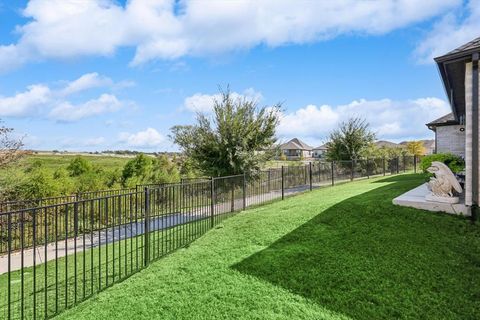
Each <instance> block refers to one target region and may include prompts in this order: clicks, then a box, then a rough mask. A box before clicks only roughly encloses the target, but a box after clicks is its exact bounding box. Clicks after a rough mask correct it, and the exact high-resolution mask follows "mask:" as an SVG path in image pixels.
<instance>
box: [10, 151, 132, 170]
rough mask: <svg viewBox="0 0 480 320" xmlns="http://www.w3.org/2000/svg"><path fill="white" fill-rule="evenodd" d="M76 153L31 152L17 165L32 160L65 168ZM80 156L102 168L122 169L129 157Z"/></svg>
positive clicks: (50, 167) (49, 166)
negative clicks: (47, 153) (45, 153)
mask: <svg viewBox="0 0 480 320" xmlns="http://www.w3.org/2000/svg"><path fill="white" fill-rule="evenodd" d="M75 157H76V155H61V154H58V155H53V154H52V155H43V154H38V155H36V154H33V155H27V156H25V157H24V158H22V160H21V161H20V163H19V166H25V165H29V164H32V163H34V162H40V163H42V164H43V166H44V167H45V168H48V169H52V170H56V169H58V168H62V167H63V168H66V167H67V166H68V164H69V163H70V161H71V160H72V159H73V158H75ZM81 157H83V158H85V159H87V160H88V161H89V162H91V163H92V164H93V165H95V166H98V167H101V168H104V169H122V168H123V166H124V165H125V163H127V161H128V160H130V159H131V158H127V157H124V158H123V157H113V156H104V155H101V156H93V155H83V154H82V155H81Z"/></svg>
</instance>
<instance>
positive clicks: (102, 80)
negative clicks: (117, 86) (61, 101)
mask: <svg viewBox="0 0 480 320" xmlns="http://www.w3.org/2000/svg"><path fill="white" fill-rule="evenodd" d="M112 85H113V81H112V79H110V78H108V77H105V76H102V75H99V74H98V73H96V72H92V73H86V74H84V75H83V76H81V77H80V78H78V79H76V80H73V81H71V82H69V83H68V84H67V85H66V86H65V88H63V89H62V90H61V91H60V94H61V95H64V96H68V95H71V94H74V93H77V92H81V91H85V90H88V89H92V88H99V87H108V86H112Z"/></svg>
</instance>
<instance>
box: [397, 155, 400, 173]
mask: <svg viewBox="0 0 480 320" xmlns="http://www.w3.org/2000/svg"><path fill="white" fill-rule="evenodd" d="M399 173H400V157H397V174H399Z"/></svg>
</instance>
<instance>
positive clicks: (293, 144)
mask: <svg viewBox="0 0 480 320" xmlns="http://www.w3.org/2000/svg"><path fill="white" fill-rule="evenodd" d="M280 149H282V150H307V151H311V150H312V149H313V148H312V147H310V146H309V145H308V144H306V143H305V142H303V141H301V140H300V139H297V138H293V139H292V140H290V141H288V142H287V143H284V144H282V145H280Z"/></svg>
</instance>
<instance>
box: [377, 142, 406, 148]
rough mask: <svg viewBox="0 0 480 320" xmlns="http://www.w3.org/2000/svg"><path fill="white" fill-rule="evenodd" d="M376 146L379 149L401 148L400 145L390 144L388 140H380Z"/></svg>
mask: <svg viewBox="0 0 480 320" xmlns="http://www.w3.org/2000/svg"><path fill="white" fill-rule="evenodd" d="M375 145H376V146H377V147H379V148H398V147H400V146H399V145H398V143H395V142H390V141H386V140H378V141H375Z"/></svg>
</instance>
